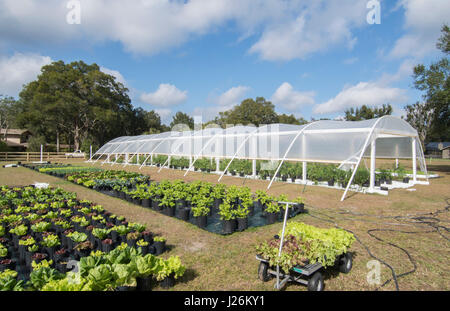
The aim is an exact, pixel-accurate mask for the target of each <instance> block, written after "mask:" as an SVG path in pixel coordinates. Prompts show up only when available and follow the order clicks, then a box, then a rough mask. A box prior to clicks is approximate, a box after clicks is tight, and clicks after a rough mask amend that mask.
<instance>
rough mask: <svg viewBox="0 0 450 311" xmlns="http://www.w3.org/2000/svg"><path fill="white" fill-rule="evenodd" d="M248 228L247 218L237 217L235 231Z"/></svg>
mask: <svg viewBox="0 0 450 311" xmlns="http://www.w3.org/2000/svg"><path fill="white" fill-rule="evenodd" d="M247 228H248V218H247V217H245V218H238V219H237V231H244V230H246V229H247Z"/></svg>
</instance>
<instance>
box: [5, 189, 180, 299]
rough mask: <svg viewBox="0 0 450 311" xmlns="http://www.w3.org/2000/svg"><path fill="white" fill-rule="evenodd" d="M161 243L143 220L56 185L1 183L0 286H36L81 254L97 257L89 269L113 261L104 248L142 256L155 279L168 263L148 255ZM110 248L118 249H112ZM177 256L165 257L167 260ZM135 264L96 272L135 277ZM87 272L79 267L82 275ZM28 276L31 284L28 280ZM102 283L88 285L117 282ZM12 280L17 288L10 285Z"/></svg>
mask: <svg viewBox="0 0 450 311" xmlns="http://www.w3.org/2000/svg"><path fill="white" fill-rule="evenodd" d="M164 245H165V239H163V238H162V237H157V236H155V235H154V234H153V233H152V232H150V231H148V230H146V228H145V226H143V225H141V224H138V223H129V222H127V221H126V220H125V219H124V218H123V217H120V216H116V215H113V214H111V213H108V212H107V211H105V210H104V209H103V207H102V206H101V205H96V204H94V203H92V202H90V201H87V200H81V201H79V200H78V199H77V198H76V194H75V193H71V192H67V191H64V190H62V189H60V188H55V189H53V188H46V189H37V188H34V187H32V186H28V187H23V188H19V187H15V188H8V187H6V186H3V187H1V193H0V271H6V272H4V273H2V274H1V275H0V287H1V288H2V289H6V290H12V289H20V288H23V286H25V285H26V284H28V285H27V286H28V287H30V288H31V289H33V288H34V289H40V287H42V286H44V285H45V284H43V283H47V281H49V278H50V279H52V277H53V276H54V277H55V278H53V279H52V280H54V281H56V280H61V279H63V277H62V276H63V275H65V274H66V273H67V270H68V269H70V268H71V267H70V266H68V264H69V263H70V262H71V261H72V260H77V261H81V262H83V260H88V259H84V258H89V257H92V259H90V260H94V262H96V263H97V264H94V265H93V266H92V267H90V268H92V269H94V268H97V266H98V265H100V262H101V261H104V262H105V263H106V262H109V263H108V264H109V265H113V264H118V262H112V261H111V260H112V259H111V258H108V256H110V255H109V254H110V253H111V254H113V255H111V256H119V255H120V254H121V253H126V252H129V256H130V258H129V259H130V261H131V260H140V261H142V260H147V261H148V265H150V264H151V265H153V266H152V267H151V269H153V270H152V271H153V272H152V273H153V274H156V275H157V274H158V273H159V274H160V275H159V277H157V278H158V280H159V281H161V280H162V279H164V278H165V277H161V276H162V275H163V274H164V273H166V274H171V273H170V269H169V268H168V267H166V262H165V261H160V259H154V258H153V257H154V255H159V254H161V253H162V252H164V250H165V247H164ZM115 249H118V251H116V252H115V253H113V252H114V250H115ZM114 254H116V255H114ZM155 258H156V257H155ZM178 260H179V259H173V258H172V259H170V262H171V264H170V265H171V266H172V265H174V264H175V263H176V262H178ZM113 261H114V260H113ZM150 261H151V262H150ZM128 263H130V262H128ZM142 264H143V263H142ZM135 266H136V264H135V263H133V264H130V267H127V268H126V271H125V270H122V271H116V272H112V271H110V273H109V274H108V273H107V272H104V273H100V274H101V275H103V276H100V277H102V278H103V277H105V278H106V277H109V278H119V275H121V277H120V280H119V279H117V280H115V281H114V282H110V283H108V284H110V285H111V284H112V285H114V284H115V285H117V286H121V285H123V284H125V283H126V284H128V283H136V282H137V281H136V276H137V277H139V275H141V276H143V274H142V273H141V274H139V273H138V272H136V271H131V270H130V269H132V268H133V267H135ZM158 267H159V268H158ZM180 267H181V266H180ZM41 268H45V271H46V272H45V275H44V276H43V275H42V274H43V273H44V272H37V270H40V269H41ZM122 268H125V267H122ZM147 268H148V269H150V268H149V267H147ZM158 269H159V270H158ZM180 269H181V268H180ZM88 270H89V269H88ZM163 270H164V271H165V272H164V271H163ZM14 271H15V272H14ZM127 271H128V272H127ZM130 271H131V272H130ZM177 271H178V270H177ZM180 271H181V270H180ZM180 271H178V272H180ZM178 272H177V273H178ZM48 273H51V274H52V276H49V275H48ZM127 273H129V274H127ZM150 274H151V273H148V274H147V275H146V277H148V276H150ZM88 275H89V272H87V270H85V276H86V277H88ZM56 276H58V277H56ZM170 277H172V275H170ZM36 278H41V280H40V286H39V288H37V285H36V284H34V283H35V282H34V281H35V280H34V279H36ZM88 279H89V278H88ZM29 280H31V283H33V284H29V283H30V282H27V281H29ZM44 281H45V282H44ZM8 282H9V283H8ZM17 284H19V285H17ZM108 284H105V286H106V287H108V288H106V287H105V288H100V287H99V285H98V284H95V282H94V283H93V284H90V285H89V288H90V289H94V290H103V289H115V287H117V286H114V287H113V288H110V287H109V285H108ZM12 285H14V286H12ZM16 285H17V286H18V288H14V287H15V286H16ZM11 286H12V287H11Z"/></svg>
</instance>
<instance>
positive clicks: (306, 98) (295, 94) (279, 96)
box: [271, 82, 315, 112]
mask: <svg viewBox="0 0 450 311" xmlns="http://www.w3.org/2000/svg"><path fill="white" fill-rule="evenodd" d="M314 96H315V93H314V92H299V91H295V90H294V88H293V87H292V85H290V84H289V83H288V82H284V83H283V84H281V85H280V87H278V89H277V90H276V91H275V93H274V94H273V95H272V98H271V101H272V103H274V104H275V105H279V106H281V107H283V108H285V109H286V110H288V111H290V112H295V111H298V110H299V108H301V107H302V106H305V105H313V104H314Z"/></svg>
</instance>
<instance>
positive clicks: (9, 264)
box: [0, 259, 16, 271]
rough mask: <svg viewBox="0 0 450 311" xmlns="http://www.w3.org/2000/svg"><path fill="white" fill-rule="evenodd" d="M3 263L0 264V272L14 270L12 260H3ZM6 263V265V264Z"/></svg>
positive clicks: (14, 264) (14, 263) (14, 265)
mask: <svg viewBox="0 0 450 311" xmlns="http://www.w3.org/2000/svg"><path fill="white" fill-rule="evenodd" d="M4 261H5V263H4V264H0V271H5V270H6V269H11V270H14V269H15V267H16V262H15V261H14V260H12V259H4ZM6 261H7V263H6Z"/></svg>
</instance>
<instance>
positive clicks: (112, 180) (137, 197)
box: [67, 160, 304, 234]
mask: <svg viewBox="0 0 450 311" xmlns="http://www.w3.org/2000/svg"><path fill="white" fill-rule="evenodd" d="M207 161H208V163H210V161H209V160H207ZM238 161H240V160H238ZM242 161H244V160H242ZM238 163H239V162H238ZM120 176H125V178H123V177H121V178H118V177H120ZM126 177H128V179H127V178H126ZM148 178H149V177H148V176H145V175H140V174H136V173H129V172H124V171H112V172H111V173H110V172H109V171H106V170H105V171H102V172H80V173H73V174H70V175H67V179H68V180H69V181H72V182H76V183H77V184H81V185H84V186H87V187H90V188H94V189H96V190H100V191H102V190H106V191H109V190H112V191H111V192H107V194H111V195H114V196H116V197H119V198H121V199H124V200H127V201H130V202H132V203H134V204H136V205H141V206H143V207H145V208H152V209H154V210H156V211H159V212H162V213H164V214H166V215H168V216H172V217H178V218H180V219H182V220H185V221H190V220H191V219H192V220H193V222H194V223H195V224H196V225H197V226H199V227H200V228H206V227H207V225H208V217H210V216H213V214H218V215H219V217H220V220H221V221H222V227H223V228H222V233H223V234H230V233H233V232H234V231H243V230H245V229H247V227H248V225H249V217H251V216H252V215H253V214H254V210H255V208H257V209H259V210H260V211H261V212H262V215H263V216H264V217H265V218H266V223H267V224H272V223H274V222H276V221H279V220H281V219H282V214H283V212H282V209H283V208H284V204H280V203H279V202H280V201H283V202H285V201H287V197H285V196H283V195H282V196H280V197H278V198H275V197H271V196H268V195H267V194H266V193H265V192H263V191H257V192H256V193H255V194H252V193H251V191H250V189H249V188H248V187H236V186H231V187H226V186H225V185H222V184H217V185H213V184H211V183H208V182H200V181H197V182H192V183H185V182H183V181H181V180H175V181H163V182H160V183H155V182H150V181H149V180H148ZM293 203H295V205H294V208H293V209H292V210H294V212H293V213H290V214H289V216H290V217H292V216H294V215H295V214H296V213H298V212H302V211H303V210H304V204H303V200H302V198H301V197H299V198H297V199H296V200H294V202H293Z"/></svg>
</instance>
